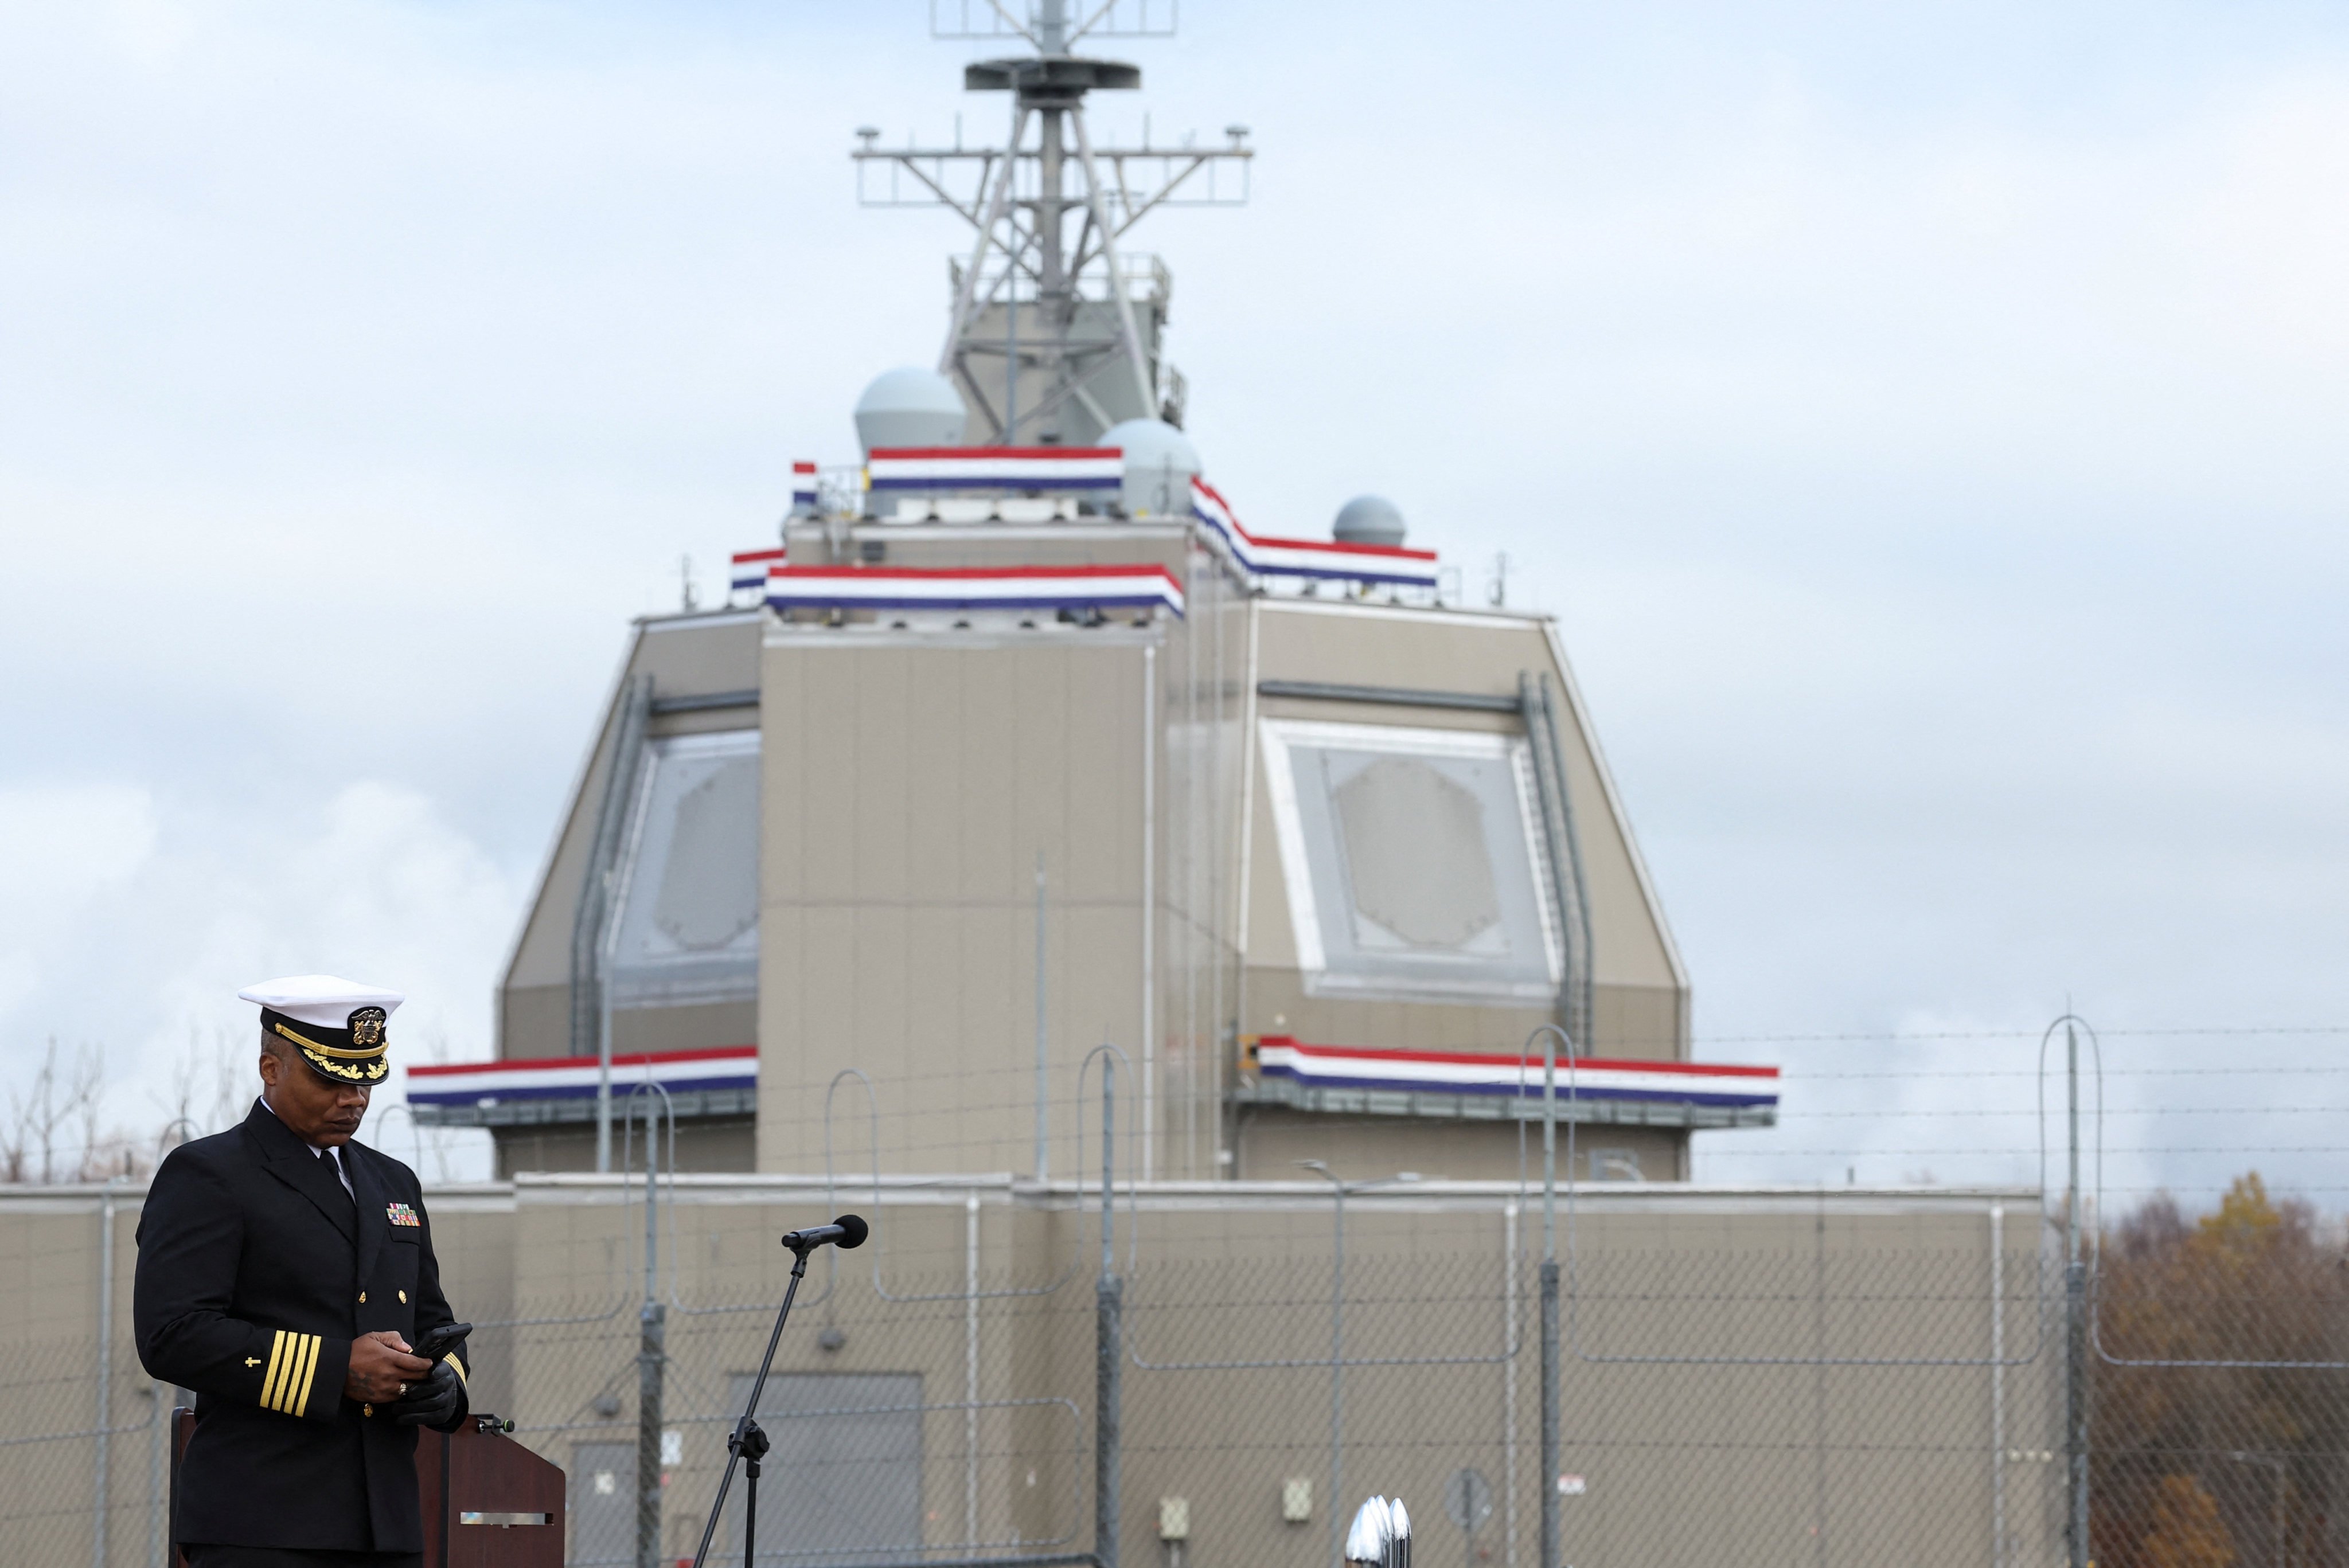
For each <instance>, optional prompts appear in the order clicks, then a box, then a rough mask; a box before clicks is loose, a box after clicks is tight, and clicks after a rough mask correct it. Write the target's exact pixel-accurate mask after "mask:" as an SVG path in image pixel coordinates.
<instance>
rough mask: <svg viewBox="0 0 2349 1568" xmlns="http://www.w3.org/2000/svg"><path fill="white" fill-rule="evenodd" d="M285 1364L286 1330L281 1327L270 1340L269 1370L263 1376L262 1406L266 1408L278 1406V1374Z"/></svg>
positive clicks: (272, 1408) (271, 1408)
mask: <svg viewBox="0 0 2349 1568" xmlns="http://www.w3.org/2000/svg"><path fill="white" fill-rule="evenodd" d="M283 1367H285V1330H284V1329H282V1328H281V1329H279V1330H278V1331H277V1336H276V1337H275V1338H274V1339H272V1340H271V1341H270V1342H269V1370H268V1371H266V1372H264V1373H263V1374H262V1377H261V1407H262V1408H263V1409H264V1410H274V1409H275V1408H277V1374H278V1372H279V1370H280V1369H281V1368H283Z"/></svg>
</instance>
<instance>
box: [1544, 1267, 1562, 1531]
mask: <svg viewBox="0 0 2349 1568" xmlns="http://www.w3.org/2000/svg"><path fill="white" fill-rule="evenodd" d="M1541 1380H1542V1389H1541V1450H1542V1477H1541V1493H1542V1515H1541V1535H1542V1541H1541V1550H1542V1560H1541V1568H1558V1512H1557V1463H1558V1425H1559V1421H1558V1408H1557V1259H1556V1258H1547V1259H1545V1260H1544V1261H1543V1263H1542V1266H1541Z"/></svg>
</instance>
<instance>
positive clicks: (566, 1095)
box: [408, 1046, 759, 1109]
mask: <svg viewBox="0 0 2349 1568" xmlns="http://www.w3.org/2000/svg"><path fill="white" fill-rule="evenodd" d="M601 1075H602V1069H601V1068H599V1067H598V1065H597V1063H596V1059H595V1057H523V1058H520V1059H516V1060H511V1061H499V1062H457V1063H452V1064H450V1065H449V1066H445V1067H411V1068H409V1069H408V1103H409V1105H411V1106H440V1107H445V1108H450V1109H455V1108H459V1107H463V1108H467V1109H492V1108H494V1107H497V1106H500V1105H508V1104H512V1103H515V1102H518V1101H523V1100H564V1099H570V1100H575V1099H591V1100H592V1099H595V1087H596V1083H597V1081H598V1079H599V1078H600V1077H601ZM647 1082H649V1083H657V1084H658V1085H660V1086H661V1088H665V1089H667V1090H668V1092H669V1093H670V1094H672V1095H678V1094H686V1093H690V1092H694V1091H706V1090H710V1089H755V1088H758V1087H759V1047H756V1046H712V1047H708V1048H706V1049H702V1050H693V1051H640V1052H632V1053H628V1054H625V1055H616V1056H614V1057H612V1098H613V1099H621V1098H622V1097H624V1096H626V1094H627V1093H628V1092H629V1090H631V1089H633V1088H635V1087H636V1085H638V1084H641V1083H647Z"/></svg>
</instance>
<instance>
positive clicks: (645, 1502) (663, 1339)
mask: <svg viewBox="0 0 2349 1568" xmlns="http://www.w3.org/2000/svg"><path fill="white" fill-rule="evenodd" d="M637 1317H638V1321H639V1323H640V1324H641V1326H642V1331H643V1332H642V1335H641V1337H640V1339H639V1341H638V1347H637V1353H636V1568H660V1564H661V1563H662V1561H663V1559H662V1556H661V1371H662V1367H663V1366H664V1365H665V1364H666V1363H667V1359H668V1356H667V1346H668V1308H667V1306H665V1305H662V1304H661V1303H659V1302H657V1301H648V1302H647V1303H645V1305H644V1306H643V1308H642V1309H641V1310H640V1312H639V1313H638V1315H637Z"/></svg>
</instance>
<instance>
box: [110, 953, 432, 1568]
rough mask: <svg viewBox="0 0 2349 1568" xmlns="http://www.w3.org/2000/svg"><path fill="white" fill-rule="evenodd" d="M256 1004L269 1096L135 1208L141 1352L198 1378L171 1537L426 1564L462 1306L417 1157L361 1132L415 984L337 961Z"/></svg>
mask: <svg viewBox="0 0 2349 1568" xmlns="http://www.w3.org/2000/svg"><path fill="white" fill-rule="evenodd" d="M237 995H239V996H241V997H243V999H244V1000H245V1001H248V1002H255V1003H258V1004H260V1006H261V1058H260V1063H259V1067H260V1072H261V1096H260V1098H259V1099H257V1100H255V1101H254V1107H253V1110H252V1113H251V1114H250V1115H248V1116H247V1117H246V1118H245V1119H244V1122H243V1125H242V1126H239V1127H236V1128H233V1129H232V1130H229V1131H227V1132H222V1133H216V1134H214V1135H213V1136H212V1137H210V1138H200V1139H197V1140H194V1141H192V1142H190V1143H185V1144H182V1145H181V1147H179V1148H178V1149H175V1150H172V1151H171V1156H170V1158H168V1159H166V1160H165V1161H163V1164H162V1168H161V1169H160V1170H159V1171H156V1172H155V1180H154V1181H153V1183H152V1185H151V1186H150V1188H149V1189H148V1193H147V1204H146V1208H145V1211H144V1212H142V1213H141V1214H140V1219H139V1276H138V1285H137V1290H136V1295H135V1300H134V1305H133V1322H134V1326H135V1328H136V1330H137V1333H138V1336H139V1357H140V1361H142V1362H143V1363H145V1365H146V1367H147V1370H148V1371H149V1372H150V1374H152V1375H153V1376H154V1377H157V1378H159V1379H160V1380H161V1381H163V1382H166V1383H176V1384H178V1385H180V1386H181V1387H187V1388H192V1389H194V1390H195V1392H196V1425H195V1432H194V1435H193V1436H192V1437H191V1438H190V1439H189V1441H188V1449H187V1455H186V1458H185V1460H183V1461H182V1463H181V1470H180V1487H179V1500H178V1509H177V1512H176V1514H175V1516H174V1518H173V1519H172V1521H171V1530H172V1537H173V1539H174V1540H177V1541H179V1542H182V1543H183V1544H184V1546H185V1550H186V1552H187V1555H188V1562H189V1563H190V1565H191V1568H297V1565H301V1568H313V1565H315V1568H325V1565H328V1564H335V1565H340V1568H413V1565H415V1564H419V1563H421V1562H422V1560H423V1558H422V1553H423V1548H424V1528H423V1521H422V1519H421V1517H420V1512H419V1504H418V1500H417V1491H416V1428H417V1427H419V1426H429V1427H432V1428H434V1429H438V1430H441V1431H450V1430H453V1429H455V1428H456V1427H457V1426H458V1425H459V1424H460V1422H461V1421H462V1420H463V1419H464V1418H465V1414H466V1408H467V1407H466V1394H465V1379H466V1375H467V1368H466V1363H465V1360H464V1357H463V1353H462V1352H461V1351H460V1350H450V1351H449V1352H448V1353H447V1354H446V1355H444V1356H441V1357H440V1358H439V1359H437V1360H427V1359H426V1358H425V1357H420V1356H418V1355H415V1354H413V1351H414V1350H416V1349H417V1348H419V1347H422V1346H425V1345H426V1344H427V1341H428V1336H431V1335H432V1332H433V1330H435V1329H437V1328H441V1327H443V1326H447V1325H448V1324H450V1321H451V1318H452V1316H453V1315H452V1314H451V1313H450V1310H449V1303H448V1302H447V1300H446V1299H444V1298H443V1297H442V1295H441V1294H440V1269H439V1266H438V1265H437V1264H435V1263H434V1261H433V1256H432V1227H431V1222H430V1221H429V1218H428V1217H427V1216H426V1214H425V1212H424V1196H423V1191H422V1189H421V1187H420V1186H419V1184H418V1182H417V1180H416V1172H415V1171H410V1170H409V1168H408V1167H407V1166H405V1165H403V1164H401V1163H400V1162H399V1161H397V1160H394V1159H392V1158H391V1157H390V1156H389V1155H387V1154H382V1153H379V1152H378V1151H377V1150H372V1149H368V1148H367V1147H365V1146H364V1145H362V1144H358V1143H355V1142H353V1141H352V1140H351V1139H352V1135H353V1134H354V1133H356V1132H357V1131H358V1130H359V1119H360V1118H361V1117H362V1116H364V1115H365V1114H366V1112H367V1096H368V1094H369V1093H370V1091H372V1090H373V1089H374V1088H375V1087H376V1086H377V1085H378V1084H379V1083H381V1082H382V1081H383V1078H384V1077H385V1075H386V1074H387V1073H388V1071H389V1068H388V1065H387V1064H386V1062H385V1059H384V1057H385V1052H386V1049H387V1048H388V1047H387V1038H388V1031H387V1028H386V1025H387V1021H388V1018H389V1017H390V1015H391V1012H392V1010H393V1009H394V1008H396V1007H398V1006H399V1004H400V1003H401V1001H402V1000H404V998H403V997H402V996H401V995H399V993H398V992H396V991H382V990H378V989H376V988H375V987H373V986H370V985H357V984H354V983H353V982H351V981H348V980H341V979H337V978H336V977H335V976H333V975H295V976H292V977H290V978H287V979H283V980H267V981H264V982H262V983H261V984H260V985H254V986H250V987H248V988H246V989H245V990H243V991H240V992H238V993H237Z"/></svg>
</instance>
